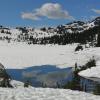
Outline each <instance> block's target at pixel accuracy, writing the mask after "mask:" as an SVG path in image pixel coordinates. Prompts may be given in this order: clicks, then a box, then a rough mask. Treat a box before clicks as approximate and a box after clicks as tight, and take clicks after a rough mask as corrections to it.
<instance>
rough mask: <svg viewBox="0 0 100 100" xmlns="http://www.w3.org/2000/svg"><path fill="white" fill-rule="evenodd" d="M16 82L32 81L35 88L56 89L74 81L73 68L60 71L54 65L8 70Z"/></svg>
mask: <svg viewBox="0 0 100 100" xmlns="http://www.w3.org/2000/svg"><path fill="white" fill-rule="evenodd" d="M7 72H8V74H9V75H10V76H11V77H12V79H14V80H18V81H22V82H25V81H27V80H29V81H31V83H32V85H33V86H36V87H39V86H43V85H45V86H47V87H56V86H57V84H60V85H62V84H64V83H65V82H67V81H69V80H71V79H72V68H71V67H68V68H64V69H60V68H57V67H56V66H53V65H43V66H33V67H27V68H26V69H7Z"/></svg>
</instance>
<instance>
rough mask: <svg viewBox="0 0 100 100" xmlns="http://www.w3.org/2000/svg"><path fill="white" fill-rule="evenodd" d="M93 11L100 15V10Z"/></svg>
mask: <svg viewBox="0 0 100 100" xmlns="http://www.w3.org/2000/svg"><path fill="white" fill-rule="evenodd" d="M92 11H94V12H95V13H97V14H100V10H99V9H92Z"/></svg>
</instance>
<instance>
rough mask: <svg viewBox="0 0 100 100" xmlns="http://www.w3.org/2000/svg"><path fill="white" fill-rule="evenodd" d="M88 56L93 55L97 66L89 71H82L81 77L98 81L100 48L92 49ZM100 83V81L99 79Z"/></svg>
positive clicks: (99, 76) (99, 75) (99, 74)
mask: <svg viewBox="0 0 100 100" xmlns="http://www.w3.org/2000/svg"><path fill="white" fill-rule="evenodd" d="M87 54H91V55H93V56H94V57H95V59H96V66H95V67H92V68H89V69H87V70H84V71H81V72H80V73H79V75H81V76H83V77H88V78H92V79H93V80H97V79H98V78H100V48H99V47H98V48H92V49H89V50H88V51H87ZM99 81H100V79H99Z"/></svg>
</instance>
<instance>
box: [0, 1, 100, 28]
mask: <svg viewBox="0 0 100 100" xmlns="http://www.w3.org/2000/svg"><path fill="white" fill-rule="evenodd" d="M96 16H100V0H0V24H1V25H4V26H32V27H34V26H35V27H41V26H56V25H59V24H66V23H68V22H72V21H73V20H89V19H92V18H95V17H96Z"/></svg>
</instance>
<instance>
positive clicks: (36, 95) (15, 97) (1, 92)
mask: <svg viewBox="0 0 100 100" xmlns="http://www.w3.org/2000/svg"><path fill="white" fill-rule="evenodd" d="M0 100H100V96H95V95H92V94H87V93H84V92H78V91H71V90H64V89H51V88H32V87H30V88H21V87H20V88H15V89H7V88H0Z"/></svg>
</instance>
